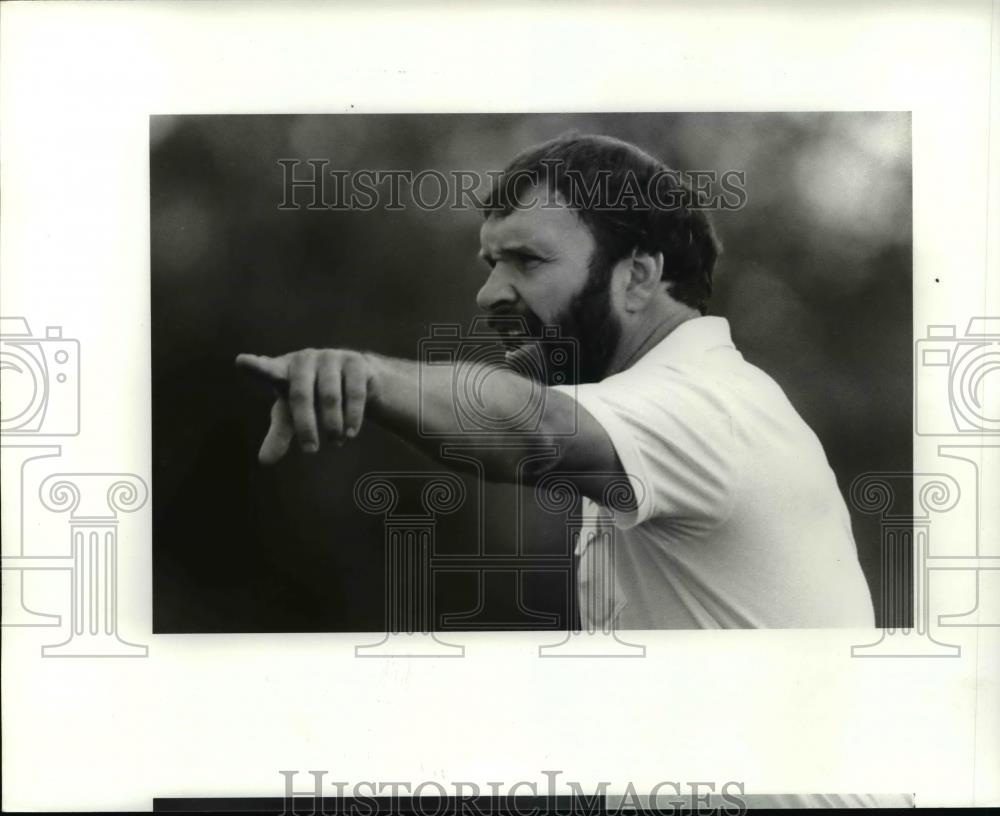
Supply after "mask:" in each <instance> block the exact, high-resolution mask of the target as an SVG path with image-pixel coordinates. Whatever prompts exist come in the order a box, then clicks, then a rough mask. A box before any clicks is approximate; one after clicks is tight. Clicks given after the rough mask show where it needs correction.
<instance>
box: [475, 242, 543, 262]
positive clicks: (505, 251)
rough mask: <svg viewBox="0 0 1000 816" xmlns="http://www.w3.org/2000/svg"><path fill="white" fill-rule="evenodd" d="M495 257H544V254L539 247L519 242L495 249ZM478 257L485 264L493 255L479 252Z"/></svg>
mask: <svg viewBox="0 0 1000 816" xmlns="http://www.w3.org/2000/svg"><path fill="white" fill-rule="evenodd" d="M496 254H497V256H499V257H503V256H504V255H538V256H542V255H545V254H546V252H545V250H544V249H542V248H540V247H536V246H534V245H532V244H525V243H519V242H512V243H509V244H503V245H502V246H501V247H499V249H497V253H496ZM479 257H480V258H482V259H483V260H484V261H486V262H487V263H489V262H491V261H493V260H494V257H493V253H491V252H489V251H487V250H485V249H480V250H479Z"/></svg>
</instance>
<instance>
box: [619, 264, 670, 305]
mask: <svg viewBox="0 0 1000 816" xmlns="http://www.w3.org/2000/svg"><path fill="white" fill-rule="evenodd" d="M626 263H627V264H628V280H627V281H626V283H625V311H626V312H641V311H642V310H643V309H645V308H646V306H647V305H648V304H649V301H650V300H651V299H652V298H653V296H654V295H655V294H656V293H657V292H658V291H659V290H660V288H661V284H662V283H663V253H662V252H657V253H654V254H652V255H650V254H649V253H648V252H641V251H639V250H637V249H634V250H632V257H631V259H626Z"/></svg>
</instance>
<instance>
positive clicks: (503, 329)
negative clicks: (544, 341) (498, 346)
mask: <svg viewBox="0 0 1000 816" xmlns="http://www.w3.org/2000/svg"><path fill="white" fill-rule="evenodd" d="M486 325H487V326H489V328H490V331H492V332H495V333H496V334H507V333H509V332H512V333H518V334H525V335H528V336H529V337H541V336H542V329H543V327H545V326H546V325H547V324H546V323H545V322H544V321H543V320H542V319H541V318H540V317H539V316H538V315H537V314H535V313H534V312H533V311H531V310H530V309H525V310H523V311H513V310H511V311H503V312H490V313H489V314H488V315H487V316H486Z"/></svg>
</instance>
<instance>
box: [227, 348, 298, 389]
mask: <svg viewBox="0 0 1000 816" xmlns="http://www.w3.org/2000/svg"><path fill="white" fill-rule="evenodd" d="M236 365H237V366H239V367H240V368H242V369H245V370H246V371H249V372H250V373H251V374H256V375H258V376H260V377H262V378H264V379H265V380H267V381H268V382H270V383H272V384H274V385H287V384H288V360H287V359H286V358H285V357H265V356H264V355H260V354H237V355H236Z"/></svg>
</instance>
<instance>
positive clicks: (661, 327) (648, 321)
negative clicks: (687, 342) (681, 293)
mask: <svg viewBox="0 0 1000 816" xmlns="http://www.w3.org/2000/svg"><path fill="white" fill-rule="evenodd" d="M698 316H699V315H698V312H696V311H693V310H692V309H690V308H689V307H687V306H683V305H681V304H677V305H676V307H674V305H673V304H671V306H668V307H665V308H663V309H651V310H650V313H649V314H648V315H644V317H643V319H642V320H640V321H639V322H637V323H636V324H635V325H633V326H632V327H630V328H629V330H628V331H626V332H623V333H622V337H621V340H620V341H619V342H618V348H617V349H615V353H614V355H613V356H612V357H611V363H610V364H609V365H608V371H607V373H606V374H605V375H604V376H605V377H610V376H611V375H612V374H618V373H619V372H621V371H624V370H625V369H627V368H630V367H631V366H632V365H634V364H635V362H636V361H637V360H639V359H641V358H642V357H643V356H645V354H646V353H647V352H648V351H649V350H650V349H651V348H653V346H655V345H657V344H658V343H659V342H660V341H661V340H663V338H664V337H666V336H667V335H668V334H670V333H671V332H672V331H673V330H674V329H676V328H677V327H678V326H680V325H681V324H682V323H687V321H689V320H691V319H693V318H695V317H698Z"/></svg>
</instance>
